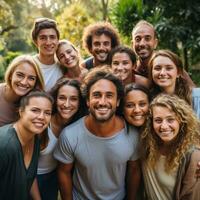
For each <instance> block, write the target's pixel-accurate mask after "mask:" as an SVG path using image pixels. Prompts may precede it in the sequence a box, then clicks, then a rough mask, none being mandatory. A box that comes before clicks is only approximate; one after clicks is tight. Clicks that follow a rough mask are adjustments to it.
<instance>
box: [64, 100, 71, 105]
mask: <svg viewBox="0 0 200 200" xmlns="http://www.w3.org/2000/svg"><path fill="white" fill-rule="evenodd" d="M64 106H65V107H69V106H70V99H67V100H66V101H65V103H64Z"/></svg>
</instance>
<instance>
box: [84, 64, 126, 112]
mask: <svg viewBox="0 0 200 200" xmlns="http://www.w3.org/2000/svg"><path fill="white" fill-rule="evenodd" d="M102 79H105V80H108V81H111V82H112V83H113V84H114V85H115V87H116V91H117V99H118V100H120V105H119V107H118V109H117V113H118V114H120V115H121V114H122V108H123V106H122V105H123V96H124V86H123V84H122V82H121V80H119V79H118V78H117V77H116V76H115V75H114V74H113V73H112V71H111V69H110V66H107V65H104V66H102V67H96V68H93V69H91V70H90V71H89V72H88V74H87V75H86V76H85V78H84V79H83V83H82V94H83V97H85V99H89V95H90V89H91V87H92V86H93V85H94V84H95V83H96V82H97V81H99V80H102Z"/></svg>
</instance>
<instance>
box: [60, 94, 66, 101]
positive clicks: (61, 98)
mask: <svg viewBox="0 0 200 200" xmlns="http://www.w3.org/2000/svg"><path fill="white" fill-rule="evenodd" d="M58 99H59V100H61V101H62V100H65V99H66V98H65V96H63V95H60V96H58Z"/></svg>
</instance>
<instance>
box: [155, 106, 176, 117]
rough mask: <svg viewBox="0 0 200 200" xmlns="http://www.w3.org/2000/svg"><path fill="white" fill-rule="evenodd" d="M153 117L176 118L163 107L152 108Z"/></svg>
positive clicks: (170, 111)
mask: <svg viewBox="0 0 200 200" xmlns="http://www.w3.org/2000/svg"><path fill="white" fill-rule="evenodd" d="M152 111H153V117H154V118H155V117H161V118H165V117H169V116H174V117H175V116H176V114H175V112H174V111H172V110H171V109H169V108H167V107H165V106H153V108H152Z"/></svg>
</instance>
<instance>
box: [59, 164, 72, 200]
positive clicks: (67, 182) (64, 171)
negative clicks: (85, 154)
mask: <svg viewBox="0 0 200 200" xmlns="http://www.w3.org/2000/svg"><path fill="white" fill-rule="evenodd" d="M72 169H73V163H70V164H64V163H61V162H59V164H58V182H59V188H60V193H61V198H62V200H72Z"/></svg>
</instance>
